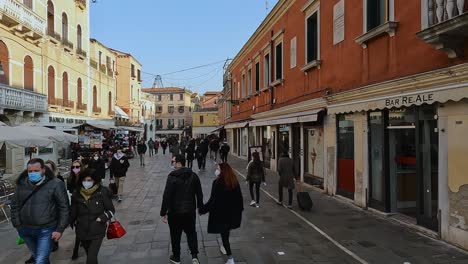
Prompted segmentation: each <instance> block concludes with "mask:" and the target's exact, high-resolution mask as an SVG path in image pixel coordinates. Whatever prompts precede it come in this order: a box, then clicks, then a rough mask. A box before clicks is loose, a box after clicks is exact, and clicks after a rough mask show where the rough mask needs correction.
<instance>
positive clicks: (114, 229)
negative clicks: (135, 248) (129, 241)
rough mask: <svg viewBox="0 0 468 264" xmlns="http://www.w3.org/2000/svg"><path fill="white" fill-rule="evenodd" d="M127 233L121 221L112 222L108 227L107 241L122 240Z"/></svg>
mask: <svg viewBox="0 0 468 264" xmlns="http://www.w3.org/2000/svg"><path fill="white" fill-rule="evenodd" d="M126 233H127V231H125V229H124V228H123V226H122V225H121V224H120V222H119V221H112V222H110V223H109V226H108V227H107V239H114V238H121V237H123V236H124V235H125V234H126Z"/></svg>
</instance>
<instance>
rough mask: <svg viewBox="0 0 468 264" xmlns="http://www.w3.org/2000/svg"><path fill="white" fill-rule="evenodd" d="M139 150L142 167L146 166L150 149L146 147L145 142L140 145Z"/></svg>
mask: <svg viewBox="0 0 468 264" xmlns="http://www.w3.org/2000/svg"><path fill="white" fill-rule="evenodd" d="M137 150H138V155H140V166H145V154H146V151H147V150H148V147H146V144H145V142H144V141H143V140H142V141H140V143H138V146H137Z"/></svg>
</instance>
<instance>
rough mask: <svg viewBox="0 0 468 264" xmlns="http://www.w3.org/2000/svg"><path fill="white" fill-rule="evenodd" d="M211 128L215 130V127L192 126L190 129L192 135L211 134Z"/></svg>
mask: <svg viewBox="0 0 468 264" xmlns="http://www.w3.org/2000/svg"><path fill="white" fill-rule="evenodd" d="M213 130H216V127H194V128H193V130H192V134H194V135H202V134H205V135H206V134H208V135H209V134H211V133H212V132H213Z"/></svg>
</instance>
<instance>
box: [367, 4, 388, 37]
mask: <svg viewBox="0 0 468 264" xmlns="http://www.w3.org/2000/svg"><path fill="white" fill-rule="evenodd" d="M388 10H389V0H367V13H366V16H367V25H366V26H367V31H369V30H372V29H374V28H376V27H378V26H380V25H382V24H384V23H385V22H387V21H388Z"/></svg>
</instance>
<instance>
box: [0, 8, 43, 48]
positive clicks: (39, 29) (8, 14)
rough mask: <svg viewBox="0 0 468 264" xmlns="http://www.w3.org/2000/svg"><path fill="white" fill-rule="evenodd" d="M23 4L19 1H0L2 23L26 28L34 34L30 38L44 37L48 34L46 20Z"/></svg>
mask: <svg viewBox="0 0 468 264" xmlns="http://www.w3.org/2000/svg"><path fill="white" fill-rule="evenodd" d="M22 2H23V1H18V0H0V15H1V16H3V17H2V21H7V22H9V23H15V24H20V25H22V26H23V27H26V29H27V31H32V32H33V34H31V35H30V37H32V38H34V39H38V38H41V37H43V36H44V35H45V33H46V21H45V19H43V18H41V17H40V16H39V15H38V14H36V13H35V12H33V11H32V10H31V9H29V8H28V7H26V6H25V5H24V4H23V3H22ZM4 15H5V16H4ZM6 18H8V19H6Z"/></svg>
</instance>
